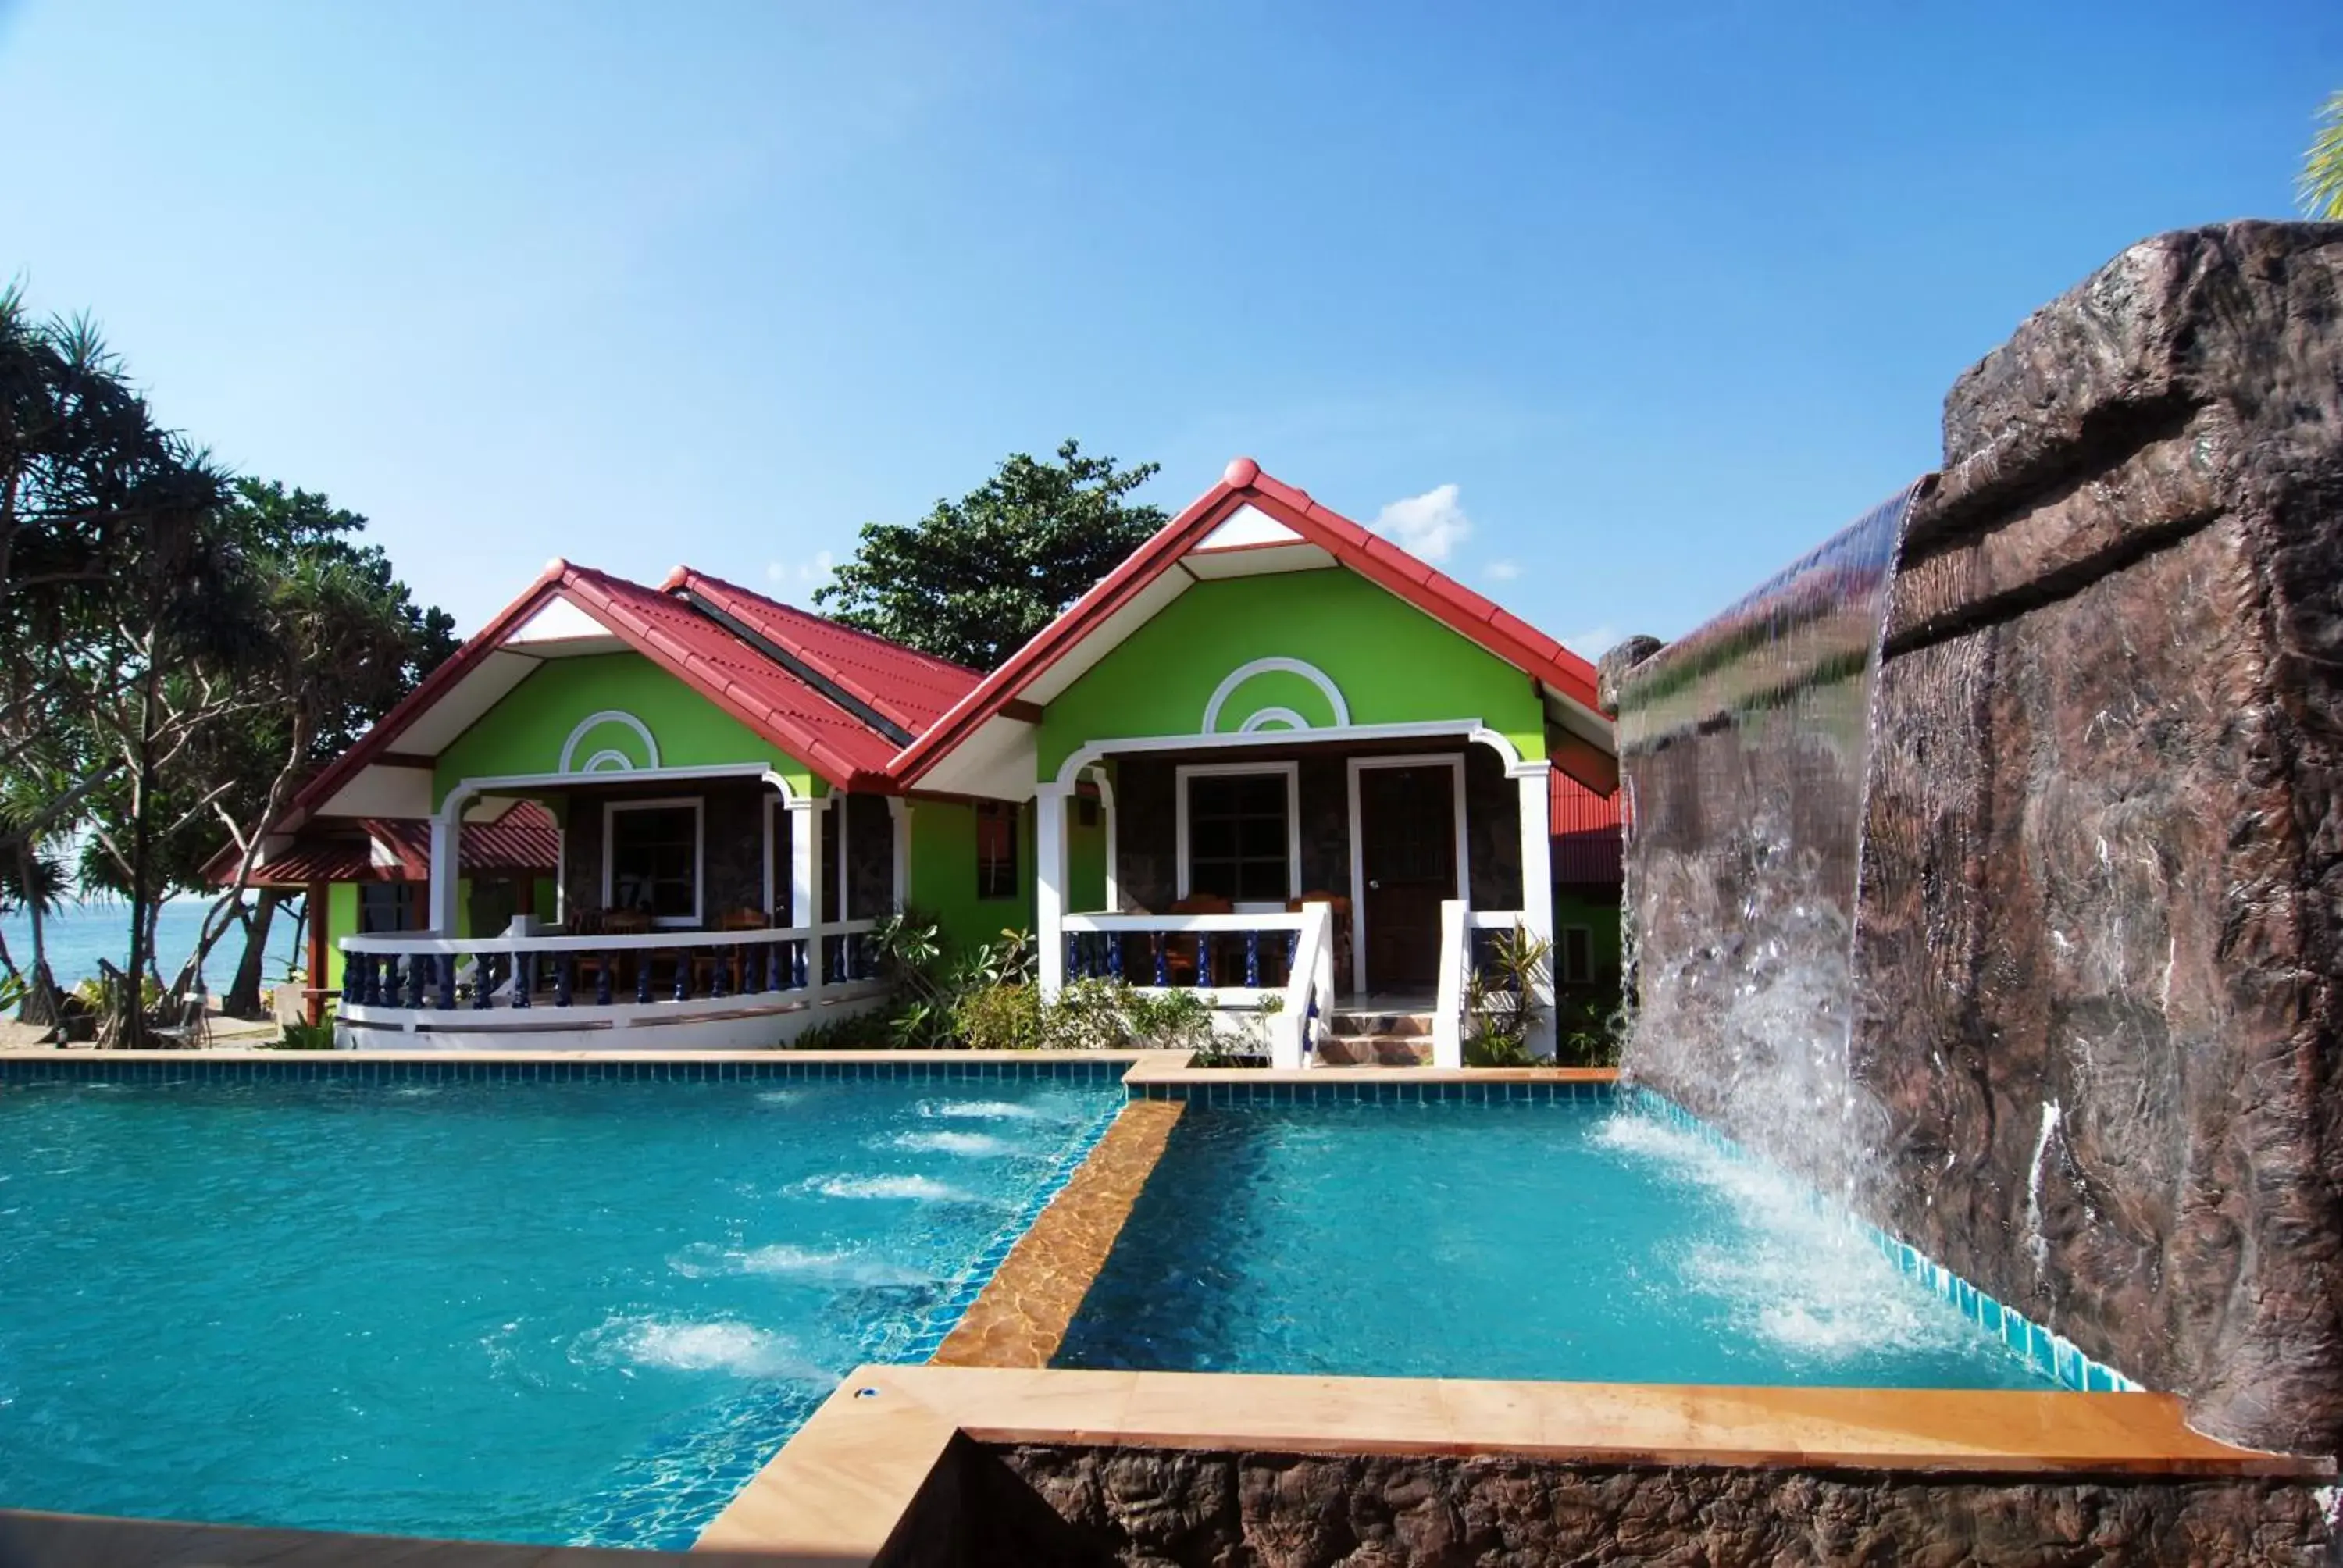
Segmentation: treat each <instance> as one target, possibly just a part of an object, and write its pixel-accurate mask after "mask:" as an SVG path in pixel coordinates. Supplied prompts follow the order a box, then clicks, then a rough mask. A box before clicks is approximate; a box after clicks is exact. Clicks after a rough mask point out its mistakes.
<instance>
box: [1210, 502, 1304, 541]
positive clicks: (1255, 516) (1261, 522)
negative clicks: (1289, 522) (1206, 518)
mask: <svg viewBox="0 0 2343 1568" xmlns="http://www.w3.org/2000/svg"><path fill="white" fill-rule="evenodd" d="M1300 542H1302V536H1301V535H1300V534H1297V533H1295V532H1294V531H1293V530H1292V528H1287V527H1286V526H1285V525H1284V524H1283V523H1281V522H1279V521H1278V520H1277V519H1276V518H1272V517H1271V516H1270V515H1269V514H1268V513H1267V512H1264V511H1262V509H1261V508H1258V507H1256V506H1254V505H1252V503H1251V502H1247V503H1246V504H1245V505H1243V506H1242V507H1239V508H1237V509H1236V510H1235V511H1233V512H1231V513H1230V514H1229V515H1228V516H1227V517H1225V518H1222V519H1221V522H1220V526H1219V527H1217V528H1214V529H1213V530H1212V532H1211V533H1209V534H1206V535H1205V536H1204V537H1203V538H1201V539H1198V540H1197V541H1196V542H1195V544H1193V545H1192V546H1191V547H1190V550H1191V553H1196V552H1201V551H1204V550H1232V549H1243V548H1247V547H1249V546H1259V545H1289V544H1298V543H1300Z"/></svg>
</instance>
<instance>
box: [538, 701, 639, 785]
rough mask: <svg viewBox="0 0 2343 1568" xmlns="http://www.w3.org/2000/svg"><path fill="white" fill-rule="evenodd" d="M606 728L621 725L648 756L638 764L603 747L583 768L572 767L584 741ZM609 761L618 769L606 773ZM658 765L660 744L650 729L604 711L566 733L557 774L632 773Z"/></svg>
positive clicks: (618, 712) (618, 713) (629, 717)
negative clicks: (615, 763)
mask: <svg viewBox="0 0 2343 1568" xmlns="http://www.w3.org/2000/svg"><path fill="white" fill-rule="evenodd" d="M605 724H620V725H624V726H625V727H626V728H628V729H631V730H633V731H634V732H635V733H636V734H637V735H639V736H640V737H641V738H642V742H643V750H644V751H645V753H646V754H647V755H646V757H645V759H644V760H643V761H642V762H641V763H640V764H638V763H636V762H635V761H634V759H631V758H629V757H628V755H627V754H626V753H625V752H623V751H618V750H615V749H610V748H608V747H605V748H604V749H601V750H599V751H597V752H595V753H594V755H593V756H591V757H588V759H586V766H585V767H583V768H573V767H571V766H570V764H571V763H572V762H573V761H574V760H576V759H577V756H578V747H579V745H581V744H582V743H583V742H584V741H585V739H586V737H587V736H588V734H590V733H592V732H593V731H594V730H596V729H600V728H601V727H602V726H603V725H605ZM610 761H615V762H617V763H618V768H617V769H606V768H604V767H603V766H602V764H603V763H605V762H610ZM638 766H640V767H643V768H657V767H658V766H659V740H658V739H657V738H656V737H654V736H653V735H652V734H651V727H650V726H649V725H648V724H645V723H644V722H643V721H642V720H641V719H638V718H636V717H635V716H634V715H633V714H631V713H628V712H627V711H626V710H625V709H618V708H606V709H602V711H601V712H599V713H589V714H588V715H587V716H586V717H585V718H583V719H579V720H578V727H577V728H576V729H572V730H571V731H570V732H569V739H567V740H565V741H563V742H562V743H561V766H560V767H559V768H558V769H556V771H558V772H562V773H606V772H618V771H623V772H632V771H633V770H634V769H636V768H637V767H638Z"/></svg>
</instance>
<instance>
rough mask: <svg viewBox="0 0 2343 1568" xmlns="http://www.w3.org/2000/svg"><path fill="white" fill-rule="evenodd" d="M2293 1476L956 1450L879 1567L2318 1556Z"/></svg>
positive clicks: (2312, 1507)
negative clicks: (1952, 1471)
mask: <svg viewBox="0 0 2343 1568" xmlns="http://www.w3.org/2000/svg"><path fill="white" fill-rule="evenodd" d="M2329 1541H2330V1531H2329V1527H2328V1523H2327V1521H2326V1518H2325V1515H2324V1513H2323V1512H2322V1509H2321V1505H2320V1501H2319V1497H2318V1493H2317V1492H2316V1491H2315V1490H2314V1489H2313V1488H2311V1487H2309V1486H2307V1485H2304V1484H2302V1483H2294V1482H2276V1481H2253V1480H2227V1479H2224V1480H2210V1479H2200V1480H2192V1479H2186V1478H2177V1477H2171V1476H2159V1477H2068V1476H2046V1475H2040V1474H2034V1475H2011V1476H1995V1475H1961V1474H1936V1475H1919V1474H1911V1473H1885V1472H1865V1471H1816V1470H1797V1469H1792V1468H1765V1469H1750V1468H1727V1467H1722V1466H1718V1467H1694V1466H1684V1465H1586V1464H1574V1465H1565V1464H1560V1463H1554V1462H1545V1461H1540V1460H1529V1459H1504V1458H1473V1457H1456V1456H1453V1455H1452V1456H1423V1457H1418V1456H1411V1455H1393V1454H1379V1455H1297V1454H1281V1453H1253V1452H1246V1453H1234V1452H1211V1451H1190V1450H1164V1449H1137V1448H1099V1447H1087V1446H1081V1445H1073V1444H1064V1445H1060V1444H1014V1445H1005V1446H1001V1447H986V1446H982V1445H980V1444H977V1443H975V1442H970V1440H968V1439H967V1438H965V1437H963V1438H960V1439H958V1440H956V1441H955V1442H954V1443H953V1444H952V1447H951V1449H950V1451H949V1452H947V1454H946V1456H945V1459H944V1462H942V1463H940V1464H939V1465H938V1467H937V1470H936V1473H935V1474H934V1475H933V1476H932V1477H931V1478H930V1483H929V1484H928V1486H927V1488H926V1489H924V1490H923V1491H922V1493H920V1498H919V1500H918V1501H917V1502H916V1503H914V1505H913V1507H912V1509H911V1511H910V1514H909V1515H907V1517H906V1519H905V1522H904V1524H903V1525H902V1526H901V1527H899V1528H898V1530H897V1531H896V1533H895V1534H894V1537H893V1538H892V1539H890V1542H889V1543H888V1546H887V1549H886V1550H885V1551H884V1552H883V1553H881V1554H880V1557H879V1558H878V1559H877V1560H876V1562H877V1563H878V1564H881V1565H883V1568H929V1565H930V1564H934V1565H942V1564H952V1565H955V1568H994V1565H1000V1568H1009V1565H1011V1564H1016V1565H1019V1568H1074V1565H1077V1564H1080V1565H1083V1568H1090V1565H1094V1564H1108V1563H1131V1564H1142V1563H1143V1564H1148V1565H1150V1568H1169V1565H1173V1564H1177V1565H1182V1568H1185V1565H1188V1564H1195V1565H1197V1568H1204V1565H1207V1564H1211V1565H1214V1568H1217V1565H1219V1564H1222V1563H1264V1564H1279V1565H1294V1568H1302V1565H1307V1568H1333V1565H1337V1564H1342V1565H1360V1568H1363V1565H1366V1564H1374V1565H1375V1568H1466V1565H1468V1564H1473V1565H1477V1564H1485V1563H1520V1564H1525V1565H1526V1564H1532V1563H1538V1564H1543V1563H1770V1564H1777V1565H1780V1568H1790V1565H1793V1564H1802V1563H1996V1564H2001V1565H2008V1568H2053V1565H2064V1564H2068V1563H2097V1564H2109V1565H2112V1564H2127V1563H2141V1564H2150V1563H2155V1564H2161V1563H2223V1564H2239V1565H2245V1564H2288V1565H2292V1564H2301V1565H2304V1568H2308V1565H2309V1564H2313V1563H2325V1562H2327V1561H2328V1551H2329Z"/></svg>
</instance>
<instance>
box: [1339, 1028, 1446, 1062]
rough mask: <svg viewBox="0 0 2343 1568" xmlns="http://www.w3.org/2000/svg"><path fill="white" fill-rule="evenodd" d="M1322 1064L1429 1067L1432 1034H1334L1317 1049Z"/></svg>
mask: <svg viewBox="0 0 2343 1568" xmlns="http://www.w3.org/2000/svg"><path fill="white" fill-rule="evenodd" d="M1318 1060H1319V1063H1320V1065H1322V1066H1325V1067H1430V1066H1431V1065H1432V1037H1431V1036H1430V1035H1419V1034H1337V1035H1332V1036H1330V1037H1328V1038H1327V1039H1326V1040H1324V1041H1323V1042H1322V1043H1321V1044H1320V1046H1319V1048H1318Z"/></svg>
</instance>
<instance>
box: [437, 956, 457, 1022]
mask: <svg viewBox="0 0 2343 1568" xmlns="http://www.w3.org/2000/svg"><path fill="white" fill-rule="evenodd" d="M431 961H432V963H433V964H434V965H435V966H436V967H437V969H438V970H439V1010H441V1011H442V1012H451V1011H453V1010H455V1006H456V955H455V954H454V953H441V954H440V955H439V956H438V957H437V958H436V959H433V960H431Z"/></svg>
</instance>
